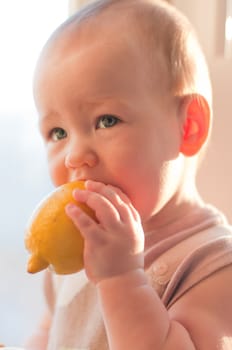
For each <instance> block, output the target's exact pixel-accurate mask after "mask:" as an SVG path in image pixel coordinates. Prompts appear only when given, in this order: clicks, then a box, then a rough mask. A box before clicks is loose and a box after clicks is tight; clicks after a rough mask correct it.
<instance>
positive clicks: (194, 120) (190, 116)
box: [180, 95, 211, 157]
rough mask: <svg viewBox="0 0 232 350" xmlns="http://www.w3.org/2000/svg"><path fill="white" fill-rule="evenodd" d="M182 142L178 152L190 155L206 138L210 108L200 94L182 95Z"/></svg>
mask: <svg viewBox="0 0 232 350" xmlns="http://www.w3.org/2000/svg"><path fill="white" fill-rule="evenodd" d="M181 116H182V118H181V119H182V130H183V131H182V143H181V146H180V152H181V153H182V154H183V155H185V156H187V157H191V156H194V155H195V154H197V153H198V152H199V151H200V149H201V147H202V146H203V145H204V143H205V142H206V140H207V137H208V134H209V130H210V119H211V118H210V116H211V112H210V108H209V105H208V102H207V101H206V100H205V98H204V97H203V96H201V95H189V96H186V97H184V100H183V101H182V105H181Z"/></svg>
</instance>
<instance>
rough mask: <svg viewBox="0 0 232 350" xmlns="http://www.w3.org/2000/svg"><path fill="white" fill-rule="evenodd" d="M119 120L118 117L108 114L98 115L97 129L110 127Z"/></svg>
mask: <svg viewBox="0 0 232 350" xmlns="http://www.w3.org/2000/svg"><path fill="white" fill-rule="evenodd" d="M119 121H120V119H119V118H117V117H115V116H113V115H110V114H105V115H103V116H101V117H99V119H98V121H97V129H106V128H112V126H114V125H116V124H117V123H118V122H119Z"/></svg>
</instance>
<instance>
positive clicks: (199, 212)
mask: <svg viewBox="0 0 232 350" xmlns="http://www.w3.org/2000/svg"><path fill="white" fill-rule="evenodd" d="M34 96H35V103H36V107H37V110H38V114H39V124H40V130H41V133H42V137H43V139H44V142H45V145H46V150H47V155H48V164H49V170H50V174H51V178H52V180H53V183H54V185H55V186H59V185H61V184H63V183H66V182H69V181H73V180H85V181H86V188H87V190H86V191H80V190H75V191H74V193H73V196H74V197H75V198H76V199H77V200H78V201H81V202H84V203H86V204H87V205H88V206H89V207H91V208H92V209H93V210H94V211H95V213H96V217H97V219H98V222H97V223H96V222H95V221H94V220H92V219H91V218H90V217H88V216H87V215H86V214H84V213H83V212H82V211H81V210H80V209H78V208H77V207H76V206H74V205H71V204H70V205H68V206H67V207H66V213H67V215H68V216H69V217H70V218H71V219H72V221H73V222H74V224H75V225H76V226H77V227H78V228H79V229H80V230H81V232H82V235H83V237H84V239H85V249H84V265H85V270H83V271H81V272H80V273H77V274H73V275H69V276H64V277H59V276H55V275H52V274H50V273H49V272H47V273H46V276H45V294H46V298H47V304H48V309H47V311H46V313H45V315H44V318H43V321H42V323H41V326H40V328H39V330H38V332H37V333H36V334H35V335H34V336H33V337H32V338H31V340H30V341H28V345H27V346H26V348H27V349H29V350H33V349H38V350H43V349H48V350H65V349H66V350H68V349H72V350H74V349H76V350H77V349H79V350H81V349H82V350H84V349H86V350H87V349H88V350H104V349H110V350H131V349H133V350H153V349H155V350H161V349H162V350H169V349H170V350H175V349H178V350H194V349H195V350H196V349H197V350H209V349H210V350H216V349H217V350H222V349H223V350H225V349H226V350H228V349H232V340H231V339H232V326H231V325H232V303H231V296H232V278H231V273H232V235H231V233H232V230H231V227H230V226H229V225H228V224H227V221H226V219H225V217H224V216H223V215H222V214H221V213H220V212H219V211H218V210H217V209H215V208H213V207H211V206H209V205H206V204H205V203H204V201H203V199H202V198H201V197H200V195H199V193H198V191H197V188H196V184H195V177H196V172H197V169H198V165H199V162H200V160H201V158H202V153H204V149H205V146H206V144H207V141H208V138H209V134H210V129H211V122H212V112H211V104H212V102H211V85H210V79H209V76H208V70H207V65H206V62H205V59H204V56H203V54H202V52H201V49H200V47H199V44H198V42H197V39H196V37H195V34H194V31H193V29H192V27H191V25H190V24H189V22H188V21H187V19H186V18H185V17H184V16H183V15H182V14H180V13H179V12H178V11H177V10H176V9H175V8H174V7H173V6H171V5H168V4H167V3H166V2H164V1H161V0H160V1H158V0H157V1H152V0H100V1H96V2H93V3H92V4H91V5H89V6H87V7H85V8H83V9H82V10H81V11H80V12H78V13H76V14H75V15H74V16H73V17H71V18H70V19H68V20H67V21H66V22H65V23H64V24H62V25H61V26H60V27H59V28H58V29H57V30H56V31H55V33H54V34H53V35H52V36H51V38H50V39H49V40H48V42H47V43H46V45H45V47H44V49H43V51H42V53H41V56H40V58H39V61H38V65H37V68H36V72H35V82H34Z"/></svg>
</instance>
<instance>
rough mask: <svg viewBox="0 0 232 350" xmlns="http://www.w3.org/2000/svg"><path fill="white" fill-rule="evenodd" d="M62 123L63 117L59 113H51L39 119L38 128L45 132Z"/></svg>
mask: <svg viewBox="0 0 232 350" xmlns="http://www.w3.org/2000/svg"><path fill="white" fill-rule="evenodd" d="M60 121H61V117H60V116H59V114H58V113H55V112H50V113H47V114H44V115H41V116H40V117H39V120H38V127H39V129H40V131H43V130H44V129H45V128H48V127H51V126H54V125H57V124H58V123H59V122H60Z"/></svg>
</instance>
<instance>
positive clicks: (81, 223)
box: [65, 203, 102, 239]
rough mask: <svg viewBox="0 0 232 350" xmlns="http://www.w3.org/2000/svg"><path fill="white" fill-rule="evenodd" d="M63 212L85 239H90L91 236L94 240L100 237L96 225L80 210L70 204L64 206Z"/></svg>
mask: <svg viewBox="0 0 232 350" xmlns="http://www.w3.org/2000/svg"><path fill="white" fill-rule="evenodd" d="M65 212H66V214H67V215H68V217H69V218H70V219H71V220H72V222H73V223H74V225H75V226H76V227H77V228H78V229H79V231H80V233H81V234H82V236H83V237H84V238H85V239H92V237H93V235H94V238H95V239H99V238H101V237H102V235H101V234H100V231H101V230H100V229H99V227H98V225H97V223H96V222H95V221H94V220H93V219H92V218H91V217H90V216H89V215H87V214H86V213H85V212H84V211H83V210H82V209H81V208H79V207H78V206H76V205H75V204H71V203H70V204H67V205H66V207H65Z"/></svg>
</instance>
